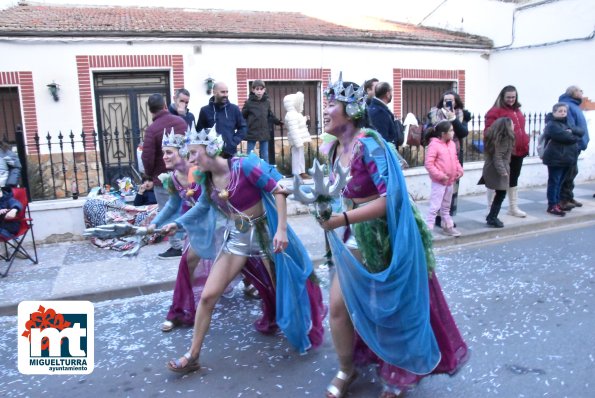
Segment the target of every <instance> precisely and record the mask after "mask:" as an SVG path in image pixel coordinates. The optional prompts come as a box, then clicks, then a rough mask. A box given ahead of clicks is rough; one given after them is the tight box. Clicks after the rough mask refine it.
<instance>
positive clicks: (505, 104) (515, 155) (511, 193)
mask: <svg viewBox="0 0 595 398" xmlns="http://www.w3.org/2000/svg"><path fill="white" fill-rule="evenodd" d="M501 117H507V118H509V119H510V120H512V123H513V125H514V147H513V148H512V156H511V157H510V179H509V183H508V184H509V185H508V186H509V188H508V203H509V204H508V214H509V215H511V216H515V217H526V216H527V213H525V212H524V211H522V210H521V209H519V207H518V191H517V185H518V181H519V175H520V174H521V168H522V167H523V159H524V158H525V156H527V155H528V154H529V135H527V133H526V132H525V116H524V115H523V112H521V104H520V102H519V98H518V93H517V89H516V88H515V87H514V86H506V87H504V88H503V89H502V90H501V91H500V94H498V98H496V102H494V106H492V109H490V110H489V111H488V113H487V114H486V121H485V128H484V132H485V131H487V130H488V128H489V127H490V126H491V125H492V124H493V123H494V122H495V121H496V120H497V119H499V118H501ZM493 199H494V191H493V190H491V189H488V208H490V207H491V203H492V200H493Z"/></svg>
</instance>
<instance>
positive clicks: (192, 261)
mask: <svg viewBox="0 0 595 398" xmlns="http://www.w3.org/2000/svg"><path fill="white" fill-rule="evenodd" d="M199 261H200V257H198V254H196V252H195V251H194V250H192V247H188V254H187V255H186V264H187V265H188V273H189V274H190V285H192V284H193V283H194V270H195V269H196V266H197V265H198V262H199Z"/></svg>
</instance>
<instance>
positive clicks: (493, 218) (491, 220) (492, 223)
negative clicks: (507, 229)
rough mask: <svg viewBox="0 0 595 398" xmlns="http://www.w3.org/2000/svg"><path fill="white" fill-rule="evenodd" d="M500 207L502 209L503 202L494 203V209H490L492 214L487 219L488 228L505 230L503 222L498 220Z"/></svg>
mask: <svg viewBox="0 0 595 398" xmlns="http://www.w3.org/2000/svg"><path fill="white" fill-rule="evenodd" d="M500 207H502V202H500V203H496V201H495V200H494V201H493V202H492V207H490V214H488V216H487V217H486V222H487V224H488V227H492V228H503V227H504V224H503V223H502V221H500V220H499V219H498V214H499V213H500Z"/></svg>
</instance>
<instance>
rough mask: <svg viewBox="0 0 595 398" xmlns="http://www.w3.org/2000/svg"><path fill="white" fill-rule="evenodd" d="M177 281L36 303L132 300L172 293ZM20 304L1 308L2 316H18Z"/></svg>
mask: <svg viewBox="0 0 595 398" xmlns="http://www.w3.org/2000/svg"><path fill="white" fill-rule="evenodd" d="M175 282H176V281H175V279H172V280H169V281H163V282H157V283H152V284H146V285H142V286H127V287H123V288H120V289H111V290H104V291H99V292H93V293H81V294H73V295H69V296H61V297H49V298H41V299H37V300H35V301H46V300H47V301H55V300H77V301H79V300H85V301H91V302H100V301H106V300H114V299H122V298H130V297H137V296H144V295H147V294H153V293H160V292H165V291H170V290H172V289H173V288H174V285H175ZM18 306H19V303H10V304H8V305H4V306H0V316H12V315H17V311H18Z"/></svg>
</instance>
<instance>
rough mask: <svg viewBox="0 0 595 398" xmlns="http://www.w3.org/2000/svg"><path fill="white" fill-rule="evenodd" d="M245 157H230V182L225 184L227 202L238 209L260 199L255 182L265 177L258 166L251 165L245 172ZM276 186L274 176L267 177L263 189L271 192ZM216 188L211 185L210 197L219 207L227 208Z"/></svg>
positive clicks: (253, 203)
mask: <svg viewBox="0 0 595 398" xmlns="http://www.w3.org/2000/svg"><path fill="white" fill-rule="evenodd" d="M244 159H245V158H233V159H231V164H230V169H231V176H230V182H229V185H228V186H227V190H228V192H229V199H228V201H229V204H230V205H231V206H233V208H235V209H237V210H238V211H244V210H247V209H249V208H251V207H252V206H254V205H255V204H256V203H258V202H259V201H260V200H261V196H260V192H261V189H260V188H259V187H258V186H257V185H256V182H257V181H258V180H259V179H261V178H267V177H265V176H263V171H262V169H261V168H260V167H259V166H256V167H253V168H252V169H251V170H249V172H246V170H244V169H243V168H242V162H243V160H244ZM276 187H277V181H276V180H275V179H274V178H271V177H268V178H267V180H266V181H265V182H264V188H263V189H264V190H265V191H267V192H273V191H274V190H275V188H276ZM220 192H221V191H219V190H218V189H216V188H214V187H213V191H212V193H211V199H212V200H213V202H215V203H217V205H218V206H219V208H220V209H222V210H224V209H226V208H227V206H226V205H225V202H226V201H225V200H223V199H221V198H219V193H220Z"/></svg>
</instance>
